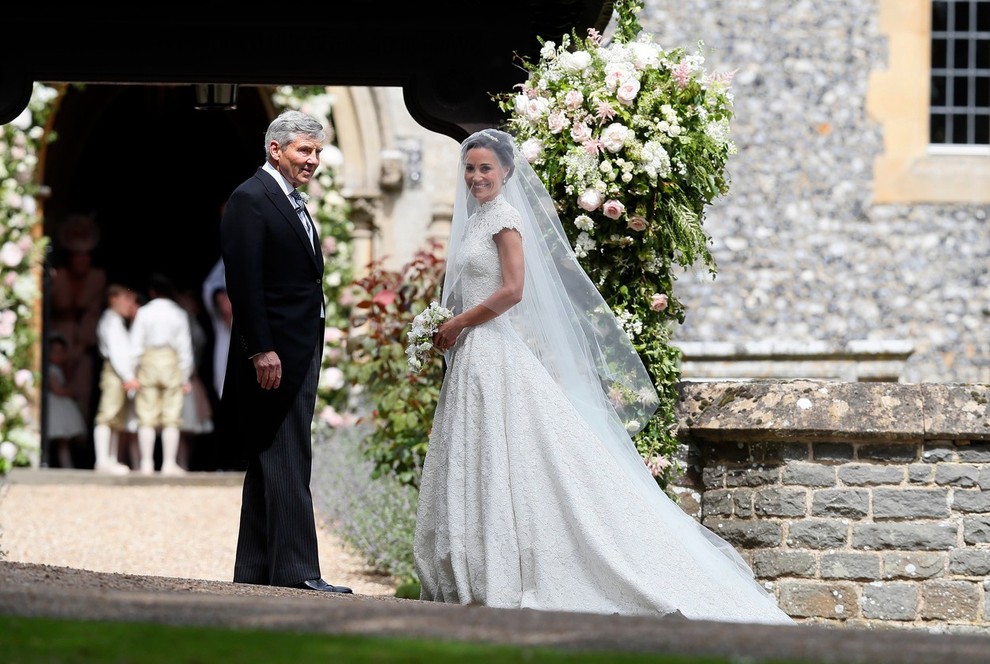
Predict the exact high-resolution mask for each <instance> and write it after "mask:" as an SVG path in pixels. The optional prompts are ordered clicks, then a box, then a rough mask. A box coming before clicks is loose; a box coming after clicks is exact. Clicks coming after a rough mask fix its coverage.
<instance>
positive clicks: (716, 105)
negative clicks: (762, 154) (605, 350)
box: [496, 0, 736, 484]
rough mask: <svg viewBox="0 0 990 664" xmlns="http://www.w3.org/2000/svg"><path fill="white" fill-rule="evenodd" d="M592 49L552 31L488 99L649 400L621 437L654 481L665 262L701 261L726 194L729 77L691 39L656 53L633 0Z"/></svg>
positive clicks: (659, 447)
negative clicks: (608, 36) (713, 68)
mask: <svg viewBox="0 0 990 664" xmlns="http://www.w3.org/2000/svg"><path fill="white" fill-rule="evenodd" d="M613 9H614V11H615V13H616V17H617V18H616V29H615V34H614V36H613V39H612V41H611V42H610V43H606V41H605V40H604V39H603V37H602V35H601V34H599V33H597V32H596V31H594V30H589V32H588V36H587V37H586V38H579V37H578V36H577V35H576V34H573V33H572V34H570V35H564V36H563V37H562V38H561V40H560V44H559V45H558V44H555V43H554V42H552V41H542V49H541V52H540V57H539V59H538V60H537V61H536V62H530V61H526V60H524V61H523V62H522V66H523V67H524V68H525V70H526V71H527V72H528V78H527V80H526V81H525V82H524V83H522V84H521V85H520V86H519V89H518V91H516V92H512V93H508V94H503V95H497V96H496V101H497V102H498V103H499V105H500V108H501V109H502V110H503V111H505V112H507V114H508V122H507V130H508V131H509V132H510V133H512V134H513V135H514V136H515V137H516V140H517V142H518V144H519V146H520V150H521V151H522V153H523V154H524V155H525V157H526V158H527V160H528V161H529V162H530V163H531V164H532V165H533V168H534V170H536V172H537V173H538V174H539V175H540V177H541V179H542V180H543V182H544V184H545V185H546V186H547V189H548V190H549V191H550V194H551V196H552V197H553V199H554V201H555V202H556V204H557V207H558V212H559V214H560V218H561V222H562V223H563V225H564V228H565V232H566V233H567V234H568V238H569V239H570V241H571V242H572V244H573V247H574V250H575V252H576V254H577V255H578V257H579V259H580V260H581V263H582V266H583V267H584V268H585V270H586V271H587V272H588V274H589V276H591V278H592V280H593V281H594V282H595V283H596V285H598V287H599V290H600V291H601V293H602V296H603V297H604V298H605V301H606V302H608V303H609V304H610V305H611V307H612V308H613V311H614V313H615V315H616V316H617V317H618V318H619V320H620V321H621V322H622V325H623V327H624V328H625V330H626V332H627V333H628V334H629V336H630V338H631V339H632V341H633V344H634V346H635V347H636V349H637V351H638V352H639V353H640V356H641V357H642V358H643V360H644V364H645V365H646V367H647V369H648V370H649V371H650V373H651V375H652V377H653V379H654V382H655V383H656V385H657V388H658V391H659V393H660V397H661V407H660V409H659V410H658V412H657V414H656V415H655V416H654V418H653V420H652V421H651V422H650V423H649V424H648V425H647V426H646V428H645V429H644V430H643V431H642V432H640V433H639V434H638V435H637V437H636V438H635V441H636V444H637V447H638V449H639V451H640V452H641V454H642V455H643V456H644V459H645V460H646V461H647V462H648V465H649V466H650V468H651V469H652V470H653V471H654V473H655V474H657V479H658V481H659V482H660V483H661V484H669V482H670V481H671V480H672V479H673V477H674V473H676V472H677V471H678V470H679V469H678V468H677V464H674V463H664V462H661V459H663V458H672V457H673V456H674V454H675V453H676V450H677V443H676V440H675V438H674V436H673V428H674V426H675V415H674V405H675V402H676V398H677V394H676V383H677V382H678V380H679V379H680V370H679V365H680V354H679V352H678V351H677V350H676V349H675V348H673V347H671V346H670V345H669V340H670V335H671V325H672V324H673V323H675V322H677V323H683V321H684V316H685V308H684V306H683V304H682V303H681V302H680V301H678V299H677V297H676V296H675V294H674V289H673V282H674V281H675V279H676V277H675V275H674V273H673V267H674V266H675V265H679V266H681V267H688V266H691V265H693V264H695V263H697V262H698V261H701V262H703V263H704V264H705V265H706V266H707V267H708V269H709V271H710V273H711V274H712V276H713V277H714V275H715V262H714V259H713V257H712V255H711V253H710V251H709V248H708V244H709V241H710V240H709V237H708V236H707V234H706V233H705V231H704V228H703V219H704V213H705V207H706V206H707V205H708V204H709V203H711V202H712V201H713V200H714V199H715V198H716V197H718V196H720V195H722V194H724V193H726V192H727V191H728V181H727V177H726V174H725V165H726V161H727V160H728V158H729V156H730V155H732V154H734V153H735V151H736V148H735V145H734V144H733V142H732V140H731V139H730V136H729V123H730V120H731V119H732V115H733V109H732V94H731V92H730V89H729V84H730V81H731V75H730V74H712V73H709V72H707V71H706V70H705V67H704V57H703V55H702V53H701V49H702V47H703V44H699V45H698V49H697V50H696V51H695V52H693V53H689V52H687V51H686V50H684V49H681V48H675V49H672V50H664V49H663V48H661V47H660V46H659V45H658V44H656V43H654V40H653V37H652V35H650V34H646V33H643V32H642V29H641V27H640V25H639V22H638V19H637V14H638V12H639V11H640V10H641V9H642V5H641V4H639V3H637V2H636V1H635V0H617V1H616V2H615V4H614V7H613Z"/></svg>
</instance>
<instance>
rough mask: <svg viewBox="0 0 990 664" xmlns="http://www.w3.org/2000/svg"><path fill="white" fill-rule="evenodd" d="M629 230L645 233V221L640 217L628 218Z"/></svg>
mask: <svg viewBox="0 0 990 664" xmlns="http://www.w3.org/2000/svg"><path fill="white" fill-rule="evenodd" d="M628 226H629V228H630V230H634V231H637V232H638V231H645V230H646V219H643V218H642V217H630V218H629V224H628Z"/></svg>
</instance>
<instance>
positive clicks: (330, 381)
mask: <svg viewBox="0 0 990 664" xmlns="http://www.w3.org/2000/svg"><path fill="white" fill-rule="evenodd" d="M343 386H344V372H343V371H341V370H340V369H338V368H337V367H327V368H326V369H324V370H323V371H322V372H321V373H320V387H321V388H322V389H324V390H339V389H340V388H342V387H343Z"/></svg>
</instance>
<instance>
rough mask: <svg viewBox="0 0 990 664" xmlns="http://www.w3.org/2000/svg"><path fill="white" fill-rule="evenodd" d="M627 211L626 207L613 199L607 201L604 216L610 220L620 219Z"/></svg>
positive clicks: (603, 208) (603, 209) (603, 211)
mask: <svg viewBox="0 0 990 664" xmlns="http://www.w3.org/2000/svg"><path fill="white" fill-rule="evenodd" d="M625 211H626V206H625V205H623V204H622V203H620V202H619V201H617V200H615V199H614V198H613V199H610V200H607V201H605V205H604V206H603V207H602V214H604V215H605V216H606V217H608V218H609V219H618V218H619V217H621V216H622V215H623V213H624V212H625Z"/></svg>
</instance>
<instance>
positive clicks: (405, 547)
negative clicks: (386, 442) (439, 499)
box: [312, 424, 419, 597]
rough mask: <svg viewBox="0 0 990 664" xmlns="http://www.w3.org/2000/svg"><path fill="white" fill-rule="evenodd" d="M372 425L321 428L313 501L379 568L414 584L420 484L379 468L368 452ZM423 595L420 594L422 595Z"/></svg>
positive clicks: (316, 440)
mask: <svg viewBox="0 0 990 664" xmlns="http://www.w3.org/2000/svg"><path fill="white" fill-rule="evenodd" d="M370 428H371V427H370V426H369V425H367V424H366V425H357V426H351V427H343V428H338V429H334V430H328V429H323V430H320V431H318V432H317V435H316V437H315V438H314V443H313V482H312V485H313V500H314V502H315V504H316V508H317V512H318V513H319V514H320V516H321V517H322V518H323V519H325V520H326V522H327V523H328V524H329V526H330V529H331V530H332V531H333V532H334V533H335V534H337V535H339V536H340V537H341V538H342V539H343V540H344V541H345V542H346V543H347V544H348V545H350V547H351V548H353V549H354V550H355V551H356V552H357V553H358V554H359V555H360V556H361V557H362V559H364V560H366V561H367V562H368V563H369V564H370V565H371V566H372V567H373V568H374V569H376V570H378V571H380V572H382V573H384V574H388V575H390V576H392V577H394V578H396V579H398V580H399V581H400V582H401V583H404V584H408V583H415V579H416V569H415V564H414V562H413V538H414V536H415V532H416V503H417V500H418V497H419V493H418V492H417V490H416V488H415V487H413V486H410V485H409V484H408V483H404V482H402V481H400V480H399V479H398V477H396V476H395V475H394V474H393V473H389V472H379V473H377V477H373V475H376V472H375V470H376V469H375V466H374V464H373V463H372V462H371V461H370V460H368V458H367V457H366V455H365V453H364V439H365V437H366V436H367V435H368V433H369V432H368V431H367V430H368V429H370ZM417 597H418V595H417Z"/></svg>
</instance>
